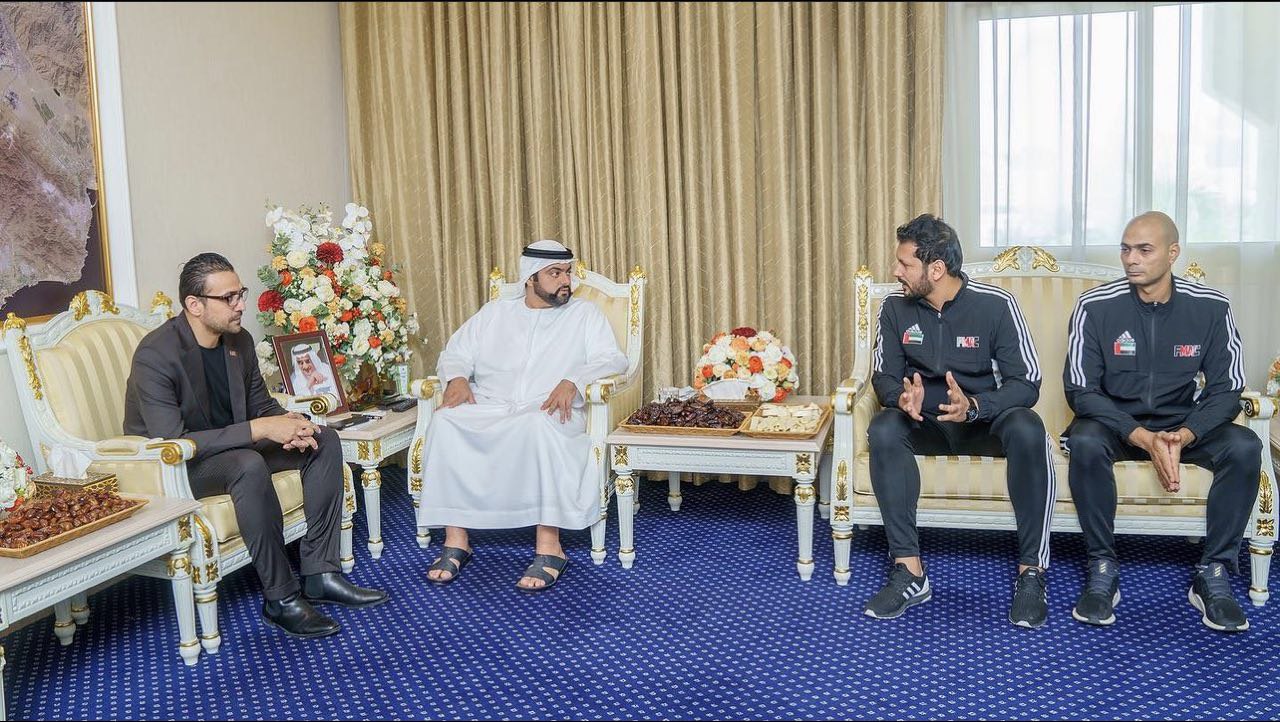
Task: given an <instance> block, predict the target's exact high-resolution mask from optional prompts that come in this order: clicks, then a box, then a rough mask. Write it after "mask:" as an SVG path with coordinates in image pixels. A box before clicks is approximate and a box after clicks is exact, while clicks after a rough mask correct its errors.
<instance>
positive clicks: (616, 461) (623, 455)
mask: <svg viewBox="0 0 1280 722" xmlns="http://www.w3.org/2000/svg"><path fill="white" fill-rule="evenodd" d="M613 465H614V466H624V467H625V466H629V463H628V462H627V447H625V446H615V447H613Z"/></svg>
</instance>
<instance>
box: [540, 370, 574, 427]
mask: <svg viewBox="0 0 1280 722" xmlns="http://www.w3.org/2000/svg"><path fill="white" fill-rule="evenodd" d="M577 396H578V387H577V386H574V385H573V382H572V381H569V380H568V379H565V380H563V381H561V382H560V383H558V384H556V387H555V388H554V389H552V390H551V395H550V396H548V397H547V400H546V401H544V402H543V403H542V410H543V411H545V412H547V415H548V416H550V415H552V414H554V413H556V412H557V411H559V412H560V423H562V424H563V423H564V422H566V421H568V420H569V415H570V414H571V413H572V412H573V400H574V399H575V398H576V397H577Z"/></svg>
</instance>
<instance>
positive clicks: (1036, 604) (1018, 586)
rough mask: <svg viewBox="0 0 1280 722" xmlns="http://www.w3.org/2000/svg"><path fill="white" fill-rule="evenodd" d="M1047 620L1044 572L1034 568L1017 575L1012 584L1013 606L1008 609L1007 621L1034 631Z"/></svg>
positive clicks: (1047, 604) (1047, 602)
mask: <svg viewBox="0 0 1280 722" xmlns="http://www.w3.org/2000/svg"><path fill="white" fill-rule="evenodd" d="M1048 618H1049V601H1048V593H1047V590H1046V589H1045V578H1044V572H1043V571H1042V570H1040V569H1036V568H1035V567H1031V568H1030V569H1027V570H1026V571H1024V572H1023V573H1021V574H1019V575H1018V580H1017V581H1016V582H1014V583H1013V606H1011V607H1009V621H1010V622H1013V623H1014V624H1015V625H1017V626H1019V627H1026V628H1027V629H1035V628H1036V627H1041V626H1044V623H1045V620H1047V619H1048Z"/></svg>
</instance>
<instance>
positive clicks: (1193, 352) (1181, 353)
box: [1173, 343, 1200, 358]
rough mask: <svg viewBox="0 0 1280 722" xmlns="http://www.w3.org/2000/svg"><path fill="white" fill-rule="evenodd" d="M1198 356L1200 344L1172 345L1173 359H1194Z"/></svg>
mask: <svg viewBox="0 0 1280 722" xmlns="http://www.w3.org/2000/svg"><path fill="white" fill-rule="evenodd" d="M1199 355H1200V344H1195V345H1191V344H1180V343H1179V344H1174V345H1173V357H1174V358H1195V357H1197V356H1199Z"/></svg>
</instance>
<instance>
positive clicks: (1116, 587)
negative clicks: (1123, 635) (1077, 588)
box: [1071, 559, 1120, 627]
mask: <svg viewBox="0 0 1280 722" xmlns="http://www.w3.org/2000/svg"><path fill="white" fill-rule="evenodd" d="M1119 603H1120V565H1118V564H1116V563H1115V562H1113V561H1111V560H1110V559H1094V560H1092V561H1090V562H1089V578H1088V580H1087V581H1085V583H1084V591H1083V592H1081V593H1080V599H1079V600H1078V601H1076V606H1075V608H1074V609H1072V610H1071V616H1072V617H1075V619H1076V621H1077V622H1084V623H1085V624H1094V625H1097V626H1099V627H1107V626H1110V625H1112V624H1115V622H1116V605H1117V604H1119Z"/></svg>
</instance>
